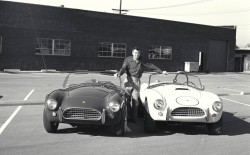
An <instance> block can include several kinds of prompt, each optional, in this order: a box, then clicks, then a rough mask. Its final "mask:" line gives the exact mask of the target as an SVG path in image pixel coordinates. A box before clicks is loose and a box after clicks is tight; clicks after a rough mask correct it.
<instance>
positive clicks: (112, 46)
mask: <svg viewBox="0 0 250 155" xmlns="http://www.w3.org/2000/svg"><path fill="white" fill-rule="evenodd" d="M126 50H127V45H126V44H125V43H110V42H100V43H99V45H98V57H112V58H125V57H126Z"/></svg>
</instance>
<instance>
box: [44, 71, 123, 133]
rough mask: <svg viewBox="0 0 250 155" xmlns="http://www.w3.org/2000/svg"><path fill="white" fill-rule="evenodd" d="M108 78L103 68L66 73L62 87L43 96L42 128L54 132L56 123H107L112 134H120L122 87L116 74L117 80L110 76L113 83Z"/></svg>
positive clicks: (56, 126) (121, 125) (79, 124)
mask: <svg viewBox="0 0 250 155" xmlns="http://www.w3.org/2000/svg"><path fill="white" fill-rule="evenodd" d="M112 75H113V73H112ZM93 77H94V79H93ZM110 78H111V77H110V76H107V75H106V72H98V73H95V72H91V73H90V72H83V73H79V72H78V73H69V74H68V75H67V76H66V78H65V80H64V83H63V88H62V89H57V90H54V91H52V92H51V93H49V94H48V95H47V96H46V98H45V107H44V112H43V124H44V128H45V130H46V131H47V132H48V133H55V132H57V129H58V125H59V123H67V124H70V125H72V126H81V125H84V124H90V125H97V126H99V125H109V126H110V127H111V129H112V132H113V133H114V134H115V135H117V136H119V135H124V134H125V132H126V128H127V106H126V101H125V100H126V98H125V91H124V90H123V89H122V87H121V79H120V78H119V81H118V80H117V79H114V81H115V82H117V84H114V83H112V82H110V81H108V79H110ZM97 79H101V81H99V80H97ZM69 81H70V84H69V85H67V83H69ZM82 81H84V82H82ZM119 83H120V86H118V85H119Z"/></svg>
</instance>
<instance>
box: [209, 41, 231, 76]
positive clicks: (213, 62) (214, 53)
mask: <svg viewBox="0 0 250 155" xmlns="http://www.w3.org/2000/svg"><path fill="white" fill-rule="evenodd" d="M227 53H228V43H227V41H221V40H210V41H209V53H208V70H209V71H210V72H225V71H227Z"/></svg>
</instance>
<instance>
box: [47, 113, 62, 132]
mask: <svg viewBox="0 0 250 155" xmlns="http://www.w3.org/2000/svg"><path fill="white" fill-rule="evenodd" d="M58 125H59V123H56V122H51V121H50V120H49V119H48V117H47V115H46V112H45V110H44V111H43V126H44V128H45V130H46V131H47V132H48V133H56V132H57V128H58Z"/></svg>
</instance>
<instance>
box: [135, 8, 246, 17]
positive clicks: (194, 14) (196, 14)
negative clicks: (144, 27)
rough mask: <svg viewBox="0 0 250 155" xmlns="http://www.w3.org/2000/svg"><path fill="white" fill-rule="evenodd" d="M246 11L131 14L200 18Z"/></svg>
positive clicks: (244, 10)
mask: <svg viewBox="0 0 250 155" xmlns="http://www.w3.org/2000/svg"><path fill="white" fill-rule="evenodd" d="M247 11H250V8H246V9H240V10H230V11H221V12H204V13H180V14H170V13H167V14H165V13H164V14H162V13H148V12H139V11H133V12H134V13H143V14H155V15H168V16H202V15H218V14H231V13H239V12H247Z"/></svg>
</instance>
